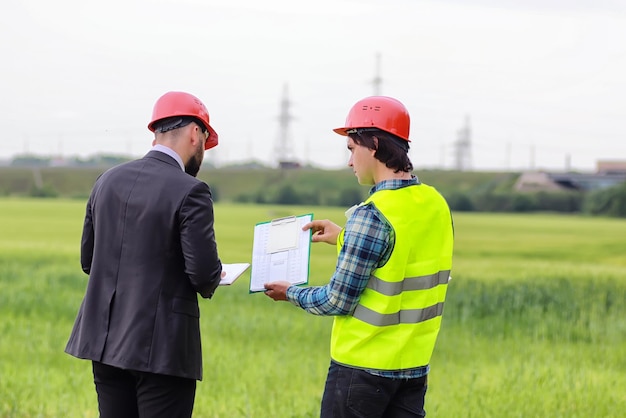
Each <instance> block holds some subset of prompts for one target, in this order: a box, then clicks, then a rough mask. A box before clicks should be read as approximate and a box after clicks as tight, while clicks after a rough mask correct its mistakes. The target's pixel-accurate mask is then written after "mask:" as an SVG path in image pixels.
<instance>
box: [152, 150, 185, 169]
mask: <svg viewBox="0 0 626 418" xmlns="http://www.w3.org/2000/svg"><path fill="white" fill-rule="evenodd" d="M144 158H155V159H157V160H159V161H163V162H164V163H167V164H171V165H173V166H174V167H176V168H178V169H179V170H181V171H184V170H182V169H181V167H180V164H179V163H178V161H176V160H175V159H174V158H173V157H171V156H169V155H167V154H166V153H164V152H161V151H156V150H151V151H149V152H148V153H147V154H146V155H145V156H144Z"/></svg>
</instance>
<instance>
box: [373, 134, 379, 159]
mask: <svg viewBox="0 0 626 418" xmlns="http://www.w3.org/2000/svg"><path fill="white" fill-rule="evenodd" d="M372 141H373V142H374V147H373V148H372V151H374V152H373V153H372V155H374V154H375V153H376V151H378V137H377V136H373V137H372Z"/></svg>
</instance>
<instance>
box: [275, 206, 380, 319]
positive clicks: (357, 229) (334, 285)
mask: <svg viewBox="0 0 626 418" xmlns="http://www.w3.org/2000/svg"><path fill="white" fill-rule="evenodd" d="M391 237H392V229H391V226H390V225H389V224H388V223H387V221H385V220H384V219H383V218H382V217H381V215H380V212H378V210H377V209H376V208H375V207H374V206H373V205H369V204H368V205H362V206H359V207H358V208H357V209H356V210H355V212H354V213H353V214H352V216H350V218H349V219H348V221H347V222H346V226H345V233H344V243H343V247H342V249H341V251H340V253H339V256H338V258H337V266H336V268H335V273H334V274H333V276H332V277H331V279H330V282H329V283H328V284H327V285H325V286H312V287H304V288H302V287H297V286H291V287H289V288H288V290H287V300H289V301H290V302H291V303H293V304H294V305H296V306H299V307H300V308H302V309H304V310H306V311H307V312H309V313H312V314H314V315H349V314H351V313H352V312H354V309H355V308H356V306H357V304H358V302H359V298H360V296H361V293H362V292H363V290H364V289H365V287H366V286H367V282H368V280H369V278H370V275H371V272H372V270H374V269H375V268H378V267H380V266H382V265H384V263H385V262H386V261H387V259H388V258H389V255H390V253H391V248H390V240H391Z"/></svg>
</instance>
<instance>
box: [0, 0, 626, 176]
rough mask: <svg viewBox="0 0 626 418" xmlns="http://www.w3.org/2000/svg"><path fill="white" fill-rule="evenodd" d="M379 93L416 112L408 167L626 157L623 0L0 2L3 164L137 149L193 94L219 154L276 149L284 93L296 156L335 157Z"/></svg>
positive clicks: (341, 162) (270, 155)
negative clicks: (346, 128) (167, 107)
mask: <svg viewBox="0 0 626 418" xmlns="http://www.w3.org/2000/svg"><path fill="white" fill-rule="evenodd" d="M377 54H380V75H381V77H382V85H381V93H382V94H384V95H389V96H393V97H396V98H397V99H399V100H400V101H402V102H403V103H404V104H405V105H406V106H407V108H408V109H409V112H410V114H411V117H412V119H411V122H412V124H411V135H410V137H411V140H412V142H411V158H412V160H413V162H414V165H415V166H416V168H417V169H418V170H419V168H428V167H444V168H451V167H453V166H454V162H455V159H454V142H455V141H456V139H457V132H458V131H459V129H461V128H462V127H463V125H464V123H465V121H466V120H469V126H470V129H471V141H472V153H471V162H472V165H473V166H474V168H476V169H520V168H545V169H553V170H560V169H565V168H566V167H567V165H568V162H569V166H570V167H571V168H573V169H578V170H594V169H595V163H596V161H597V160H599V159H626V0H519V1H515V0H474V1H472V0H467V1H462V0H456V1H455V0H437V1H434V0H433V1H427V0H385V1H382V0H377V1H374V0H316V1H309V2H302V1H293V0H264V1H258V0H154V1H148V0H107V1H90V0H56V1H48V0H21V1H20V0H3V1H2V3H1V5H0V55H1V57H2V58H1V60H0V63H1V66H0V114H1V115H2V116H1V118H2V119H1V121H2V123H1V125H2V137H1V146H0V159H7V158H10V157H12V156H14V155H16V154H21V153H24V152H29V153H35V154H40V155H51V154H54V155H63V156H83V157H84V156H89V155H93V154H96V153H101V152H104V153H116V154H120V153H121V154H130V155H132V156H137V157H139V156H141V155H143V154H144V153H145V152H146V151H147V150H148V149H149V148H150V143H151V141H152V134H151V133H150V132H149V131H148V130H147V129H146V125H147V123H148V122H149V120H150V115H151V111H152V106H153V104H154V101H155V100H156V99H157V98H158V97H159V96H160V95H161V94H163V93H165V92H167V91H170V90H182V91H187V92H189V93H192V94H194V95H196V96H198V97H199V98H200V99H201V100H202V101H204V103H205V104H206V106H207V107H208V109H209V114H210V117H211V123H212V126H213V127H214V128H215V130H216V131H217V132H218V133H219V137H220V145H219V146H218V147H217V148H215V149H214V150H210V151H208V152H207V154H206V156H205V158H206V159H208V160H209V159H210V160H214V161H216V162H217V163H218V164H227V163H231V162H237V161H247V160H251V159H258V160H261V161H263V162H267V163H272V162H275V160H276V154H275V150H274V149H275V146H276V143H277V141H278V138H279V130H280V127H279V123H278V116H279V113H280V100H281V98H282V95H283V89H284V87H285V86H286V85H287V86H288V93H289V98H290V100H291V103H292V104H291V108H290V110H291V114H292V116H293V118H294V119H293V120H292V122H291V124H290V132H289V134H290V138H291V144H292V146H293V149H294V153H295V158H297V159H298V160H299V161H301V162H305V163H313V164H315V165H318V166H321V167H327V168H336V167H343V166H345V163H346V159H347V152H346V151H345V139H344V138H343V137H340V136H338V135H337V134H335V133H333V131H332V128H336V127H339V126H342V125H343V123H344V121H345V117H346V115H347V112H348V110H349V109H350V107H351V106H352V105H353V104H354V103H355V102H356V101H357V100H359V99H361V98H363V97H366V96H369V95H372V94H373V93H374V85H373V83H372V80H373V79H374V77H375V76H376V56H377Z"/></svg>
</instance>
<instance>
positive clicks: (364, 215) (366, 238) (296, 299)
mask: <svg viewBox="0 0 626 418" xmlns="http://www.w3.org/2000/svg"><path fill="white" fill-rule="evenodd" d="M415 184H419V180H418V179H417V177H415V176H412V178H411V179H410V180H399V179H393V180H384V181H381V182H380V183H377V184H376V185H374V187H372V188H371V189H370V195H372V194H373V193H375V192H377V191H379V190H386V189H389V190H393V189H399V188H402V187H406V186H411V185H415ZM394 243H395V237H394V232H393V228H392V227H391V225H390V224H389V223H388V222H387V221H386V220H385V218H384V217H383V216H382V214H381V213H380V212H379V211H378V209H376V207H374V205H371V204H368V205H361V206H358V207H357V208H356V210H355V211H354V212H353V213H352V215H351V216H350V217H349V218H348V221H347V222H346V226H345V232H344V243H343V247H342V249H341V252H340V253H339V257H338V258H337V266H336V268H335V273H334V274H333V276H332V277H331V278H330V282H329V283H328V284H327V285H325V286H312V287H297V286H290V287H289V288H288V289H287V300H288V301H290V302H291V303H293V304H294V305H296V306H298V307H300V308H302V309H304V310H305V311H307V312H309V313H312V314H314V315H351V314H352V313H353V312H354V309H355V308H356V306H357V305H358V303H359V298H360V297H361V293H363V290H365V288H366V286H367V283H368V281H369V279H370V276H371V275H372V271H373V270H374V269H377V268H379V267H381V266H383V265H385V263H386V262H387V260H389V257H390V255H391V251H392V249H393V245H394ZM367 371H368V372H370V373H371V374H374V375H377V376H383V377H389V378H394V379H411V378H417V377H422V376H424V375H425V374H427V373H428V366H424V367H418V368H415V369H407V370H397V371H388V370H367Z"/></svg>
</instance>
